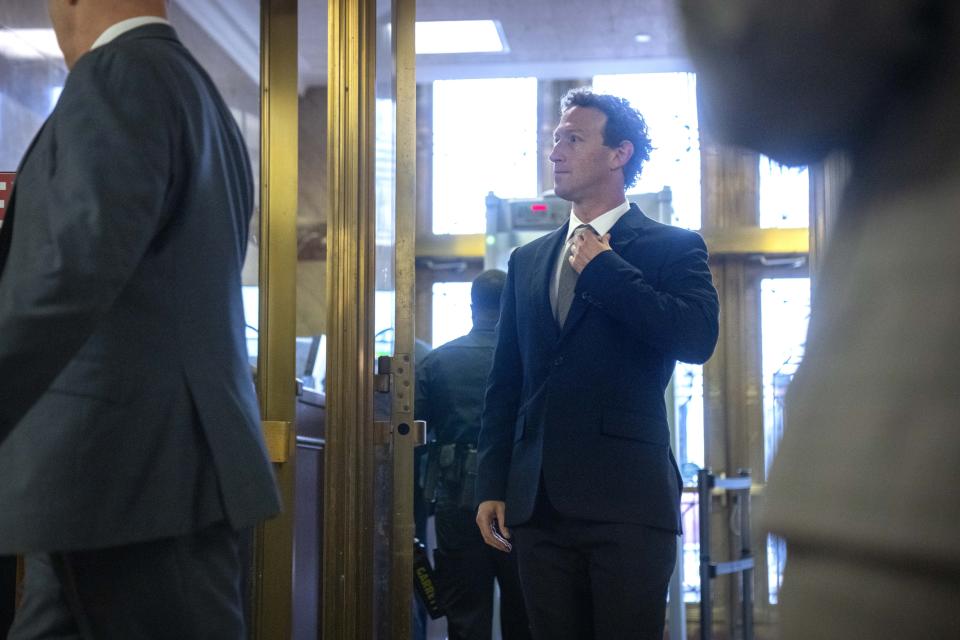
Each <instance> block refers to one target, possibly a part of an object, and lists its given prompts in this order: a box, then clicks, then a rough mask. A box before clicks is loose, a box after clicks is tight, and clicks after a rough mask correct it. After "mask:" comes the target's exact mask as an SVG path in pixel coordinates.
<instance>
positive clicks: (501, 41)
mask: <svg viewBox="0 0 960 640" xmlns="http://www.w3.org/2000/svg"><path fill="white" fill-rule="evenodd" d="M416 42H417V53H418V54H432V53H506V52H507V51H509V50H510V49H509V47H507V40H506V38H504V36H503V29H502V28H501V27H500V22H499V21H497V20H433V21H429V22H418V23H417V26H416Z"/></svg>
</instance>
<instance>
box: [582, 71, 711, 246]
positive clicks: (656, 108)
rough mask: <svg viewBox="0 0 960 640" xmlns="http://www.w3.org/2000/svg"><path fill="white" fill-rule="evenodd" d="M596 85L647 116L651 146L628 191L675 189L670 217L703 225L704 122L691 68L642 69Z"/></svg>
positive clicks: (596, 79)
mask: <svg viewBox="0 0 960 640" xmlns="http://www.w3.org/2000/svg"><path fill="white" fill-rule="evenodd" d="M593 88H594V90H595V91H597V92H599V93H609V94H612V95H615V96H619V97H621V98H626V99H627V100H629V101H630V104H631V106H633V107H634V108H635V109H636V110H637V111H639V112H640V114H641V115H642V116H643V118H644V120H646V122H647V129H648V132H649V134H650V139H651V140H652V142H653V147H654V149H653V152H652V153H651V154H650V160H649V161H648V162H646V163H645V164H644V165H643V168H642V172H641V174H640V179H639V180H638V181H637V184H636V186H634V187H633V188H632V189H631V190H630V191H628V193H653V192H656V191H660V190H661V189H663V188H664V187H670V189H671V191H672V192H673V219H672V221H671V222H672V223H673V224H675V225H677V226H679V227H685V228H687V229H699V228H700V126H699V121H698V119H697V81H696V76H695V75H694V74H692V73H641V74H631V75H604V76H595V77H594V78H593Z"/></svg>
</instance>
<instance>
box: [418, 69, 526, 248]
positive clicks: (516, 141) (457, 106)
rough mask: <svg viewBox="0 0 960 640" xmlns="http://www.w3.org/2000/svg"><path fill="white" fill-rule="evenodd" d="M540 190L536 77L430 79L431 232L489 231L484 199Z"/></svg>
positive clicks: (521, 196) (521, 194) (508, 196)
mask: <svg viewBox="0 0 960 640" xmlns="http://www.w3.org/2000/svg"><path fill="white" fill-rule="evenodd" d="M491 191H492V192H493V193H495V194H496V195H497V196H498V197H500V198H529V197H535V196H537V195H538V194H537V80H536V78H494V79H484V80H438V81H436V82H434V83H433V232H434V233H437V234H454V233H484V232H485V231H486V216H487V209H486V201H485V199H486V197H487V194H488V193H489V192H491Z"/></svg>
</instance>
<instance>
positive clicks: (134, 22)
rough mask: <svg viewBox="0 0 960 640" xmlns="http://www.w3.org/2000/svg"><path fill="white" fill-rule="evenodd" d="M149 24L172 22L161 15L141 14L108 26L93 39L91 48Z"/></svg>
mask: <svg viewBox="0 0 960 640" xmlns="http://www.w3.org/2000/svg"><path fill="white" fill-rule="evenodd" d="M147 24H165V25H169V24H170V22H169V21H167V20H165V19H163V18H161V17H159V16H141V17H139V18H128V19H126V20H121V21H120V22H118V23H117V24H115V25H113V26H111V27H108V28H107V30H106V31H104V32H103V33H101V34H100V37H99V38H97V39H96V40H94V41H93V44H92V45H91V46H90V49H91V50H93V49H96V48H97V47H102V46H103V45H105V44H107V43H108V42H110V41H112V40H114V39H115V38H118V37H119V36H121V35H123V34H124V33H126V32H127V31H131V30H133V29H136V28H137V27H142V26H144V25H147Z"/></svg>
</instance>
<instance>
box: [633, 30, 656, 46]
mask: <svg viewBox="0 0 960 640" xmlns="http://www.w3.org/2000/svg"><path fill="white" fill-rule="evenodd" d="M633 39H634V40H635V41H636V42H639V43H640V44H646V43H647V42H650V41H651V40H653V36H652V35H650V34H649V33H638V34H637V35H635V36H633Z"/></svg>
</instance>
